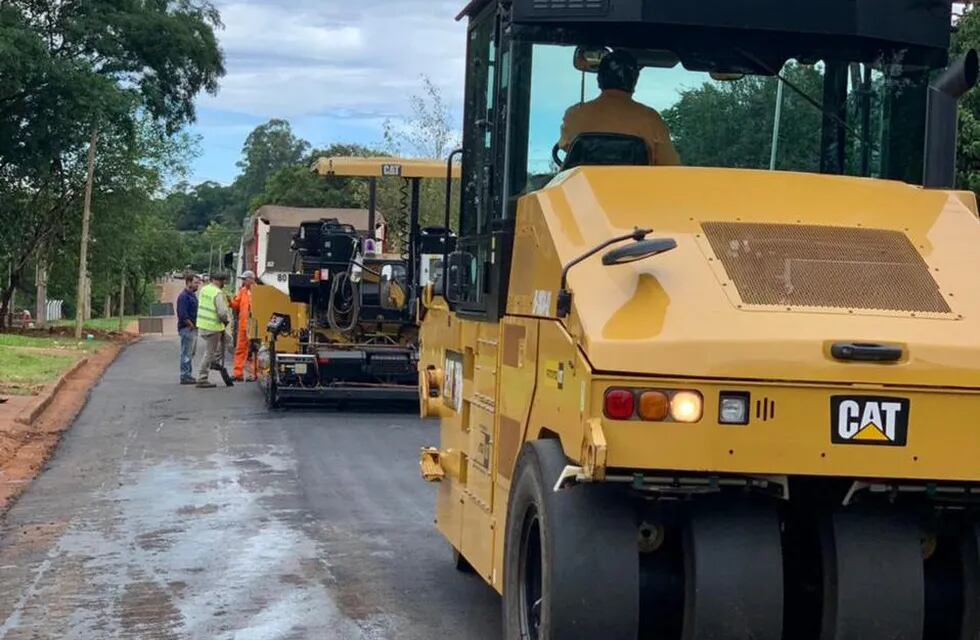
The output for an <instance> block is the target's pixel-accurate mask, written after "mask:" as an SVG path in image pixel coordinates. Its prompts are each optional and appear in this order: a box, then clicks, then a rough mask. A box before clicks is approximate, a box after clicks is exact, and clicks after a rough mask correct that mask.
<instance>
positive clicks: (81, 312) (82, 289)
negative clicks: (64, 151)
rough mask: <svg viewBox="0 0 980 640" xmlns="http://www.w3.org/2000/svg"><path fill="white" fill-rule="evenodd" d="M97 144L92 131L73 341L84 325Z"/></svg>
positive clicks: (77, 338)
mask: <svg viewBox="0 0 980 640" xmlns="http://www.w3.org/2000/svg"><path fill="white" fill-rule="evenodd" d="M98 143H99V132H98V130H94V131H92V142H91V144H90V145H89V147H88V179H87V181H86V182H85V207H84V208H83V210H82V244H81V247H80V248H79V252H78V304H77V305H76V306H77V307H78V308H77V309H76V310H75V339H76V340H81V339H82V327H83V326H84V325H85V312H86V303H85V301H86V300H88V295H87V294H88V291H87V289H86V284H87V279H88V278H87V276H88V235H89V225H90V224H91V221H92V188H93V186H94V182H95V147H96V145H97V144H98Z"/></svg>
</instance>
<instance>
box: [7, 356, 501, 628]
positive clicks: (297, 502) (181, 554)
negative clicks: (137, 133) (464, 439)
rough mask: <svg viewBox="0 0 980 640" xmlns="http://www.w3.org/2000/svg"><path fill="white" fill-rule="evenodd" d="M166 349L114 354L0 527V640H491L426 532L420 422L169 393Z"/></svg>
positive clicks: (491, 614)
mask: <svg viewBox="0 0 980 640" xmlns="http://www.w3.org/2000/svg"><path fill="white" fill-rule="evenodd" d="M174 352H175V347H174V345H173V344H170V343H169V342H167V341H154V340H148V341H144V342H142V343H140V344H138V345H136V346H134V347H133V348H131V349H130V350H129V351H127V352H126V353H124V354H123V355H122V357H121V358H120V359H119V361H117V363H116V365H115V366H114V367H113V368H112V369H110V371H109V372H108V374H107V376H106V378H105V380H104V381H103V382H102V384H101V385H100V387H99V388H97V389H96V390H95V392H94V393H93V395H92V398H91V400H90V402H89V405H88V407H87V408H86V409H85V411H84V412H83V413H82V415H81V417H80V419H79V421H78V423H77V424H76V425H75V427H74V429H73V430H72V431H71V432H70V433H69V434H68V436H67V437H66V439H65V441H64V443H63V444H62V446H61V449H60V450H59V452H58V454H57V455H56V457H55V458H54V459H53V460H52V462H51V464H50V470H49V471H48V472H47V473H46V474H45V475H44V476H42V477H41V478H40V479H39V481H38V482H36V483H35V485H34V486H32V487H31V488H30V489H29V490H28V492H27V493H26V494H25V495H24V496H23V498H22V499H21V501H20V502H19V503H18V504H17V505H16V506H15V507H14V508H13V509H12V510H11V511H10V512H9V514H8V515H7V519H6V521H4V522H0V640H28V639H30V640H33V639H35V638H59V639H60V638H67V639H79V640H93V639H95V640H102V639H114V638H148V639H150V640H153V639H157V638H166V639H170V638H179V639H181V640H183V639H185V638H187V639H196V638H204V639H208V640H211V639H218V640H225V639H228V640H232V639H234V640H238V639H243V640H251V639H257V640H266V639H269V640H280V639H291V638H303V639H305V638H316V639H317V640H319V639H325V640H334V639H336V640H381V639H387V638H398V639H399V640H422V639H423V638H424V639H428V638H433V637H453V638H459V639H460V640H491V639H494V638H499V637H500V631H499V616H500V612H499V599H498V598H497V596H496V595H495V594H493V593H492V591H491V590H490V589H488V588H487V587H486V586H485V585H483V584H482V583H481V582H479V581H478V580H475V579H471V578H468V577H461V576H459V575H458V574H457V573H456V572H455V571H454V569H453V568H452V565H451V562H450V559H449V552H448V548H447V546H446V544H445V542H444V541H442V539H441V538H439V536H438V534H437V533H436V532H435V531H434V529H433V528H432V526H431V521H432V509H433V506H434V495H433V492H432V490H431V487H430V486H428V485H425V484H423V483H422V482H421V481H420V480H419V479H418V477H417V469H416V468H417V451H418V448H419V446H421V445H423V444H425V443H426V442H427V440H428V439H429V438H430V437H431V435H432V433H430V432H431V431H432V430H431V428H430V427H429V426H428V425H425V424H423V423H420V422H419V421H418V420H417V419H415V418H413V417H411V416H408V417H402V416H397V415H396V416H390V415H361V416H358V415H356V414H355V415H344V414H338V415H334V414H328V415H323V414H317V413H314V412H303V413H297V414H295V415H292V414H291V415H289V416H286V417H284V416H283V414H268V413H265V412H263V411H262V409H261V407H262V398H261V395H260V394H259V393H258V392H257V391H255V390H254V389H249V388H247V387H236V388H235V389H233V390H229V391H228V392H227V393H224V392H222V393H218V394H210V395H209V394H201V393H194V392H193V391H191V392H189V393H186V394H185V393H180V392H181V391H184V390H177V389H175V388H174V386H173V385H172V383H171V379H172V377H173V376H172V373H173V372H172V371H171V369H172V366H170V365H172V360H173V358H172V357H171V356H172V355H173V353H174ZM253 392H254V393H253ZM163 413H168V414H172V416H169V417H162V416H161V414H163ZM395 426H397V428H395Z"/></svg>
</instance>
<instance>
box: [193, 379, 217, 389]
mask: <svg viewBox="0 0 980 640" xmlns="http://www.w3.org/2000/svg"><path fill="white" fill-rule="evenodd" d="M197 388H198V389H217V388H218V385H216V384H215V383H213V382H210V381H209V382H198V383H197Z"/></svg>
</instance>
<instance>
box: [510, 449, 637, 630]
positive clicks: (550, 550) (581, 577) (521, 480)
mask: <svg viewBox="0 0 980 640" xmlns="http://www.w3.org/2000/svg"><path fill="white" fill-rule="evenodd" d="M566 464H567V460H566V458H565V455H564V453H563V452H562V449H561V445H560V444H559V443H558V441H556V440H539V441H536V442H532V443H529V444H527V445H525V446H524V449H523V450H522V452H521V456H520V459H519V460H518V463H517V469H516V471H515V474H514V477H513V483H512V485H511V492H510V503H509V506H508V516H507V531H506V542H505V545H506V548H505V551H504V554H505V555H504V630H505V637H506V638H507V639H508V640H595V639H597V638H602V640H636V637H637V627H638V624H639V543H638V535H637V525H636V522H635V516H634V513H633V509H632V508H631V506H630V503H629V501H628V500H627V498H626V496H624V495H623V493H622V492H620V491H617V490H615V489H614V488H612V487H609V486H604V485H579V486H573V487H570V488H566V489H563V490H561V491H559V492H558V493H555V492H554V485H555V482H556V481H557V479H558V477H559V475H560V473H561V471H562V469H564V467H565V465H566Z"/></svg>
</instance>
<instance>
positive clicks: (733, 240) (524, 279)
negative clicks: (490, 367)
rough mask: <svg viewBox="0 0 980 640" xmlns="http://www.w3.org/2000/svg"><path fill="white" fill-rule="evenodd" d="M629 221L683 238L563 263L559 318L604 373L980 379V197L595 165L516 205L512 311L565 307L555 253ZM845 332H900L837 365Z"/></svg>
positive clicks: (901, 381) (972, 383)
mask: <svg viewBox="0 0 980 640" xmlns="http://www.w3.org/2000/svg"><path fill="white" fill-rule="evenodd" d="M635 227H640V228H652V229H653V230H654V233H653V234H652V235H651V238H657V237H670V238H673V239H675V240H676V241H677V244H678V248H677V249H676V250H675V251H672V252H670V253H667V254H664V255H661V256H658V257H655V258H651V259H647V260H644V261H641V262H637V263H633V264H628V265H622V266H613V267H605V266H603V265H602V260H601V254H600V255H596V256H595V257H592V258H590V259H588V260H586V261H585V262H583V263H582V264H580V265H578V266H576V267H574V268H573V269H572V270H571V271H570V273H569V279H568V283H569V288H570V290H571V291H572V292H573V295H574V297H573V306H572V313H571V315H570V316H569V317H568V318H566V319H564V320H563V322H564V323H565V326H566V327H567V328H568V331H569V332H570V333H571V335H572V336H573V337H574V338H575V339H576V341H577V342H578V344H579V346H580V348H581V349H582V350H583V352H584V353H585V355H586V357H587V358H588V359H589V361H590V362H591V363H592V365H593V367H594V368H595V369H596V370H597V371H603V372H616V373H624V374H641V375H662V376H691V377H707V378H722V379H723V378H731V379H759V380H786V381H797V382H815V383H825V382H829V383H867V384H882V383H884V384H894V385H915V386H942V387H958V388H970V389H980V284H978V280H980V221H978V218H977V215H976V202H975V199H974V198H973V196H972V194H962V193H951V192H939V191H926V190H923V189H921V188H918V187H914V186H910V185H906V184H903V183H898V182H887V181H879V180H867V179H858V178H846V177H835V176H821V175H811V174H794V173H783V172H780V173H771V172H761V171H745V170H720V169H697V168H683V167H636V168H632V167H631V168H623V167H616V168H607V167H596V168H587V169H577V170H574V171H570V172H567V173H565V174H562V175H560V176H559V177H558V178H556V179H555V180H554V181H553V182H552V183H551V185H549V186H548V187H547V188H545V189H543V190H541V191H539V192H537V193H535V194H532V195H530V196H527V197H525V198H524V199H523V200H522V201H521V205H520V208H519V212H518V219H517V228H516V241H515V245H514V253H515V255H514V264H515V265H531V266H530V267H529V268H528V272H526V273H514V274H513V277H512V279H511V290H510V294H509V300H508V310H509V312H510V313H513V314H521V315H537V316H549V317H555V316H556V304H555V301H556V299H557V289H558V283H559V279H560V273H561V265H564V264H568V263H569V262H571V261H572V260H573V259H575V258H576V257H578V256H580V255H582V254H583V253H586V252H587V251H589V250H590V249H592V248H593V247H595V246H596V245H598V244H599V243H601V242H603V241H604V240H607V239H609V238H611V237H614V236H617V235H622V234H625V233H628V232H629V231H631V230H632V229H634V228H635ZM835 343H876V344H885V345H891V346H901V347H903V348H904V350H905V357H903V359H902V360H901V361H899V362H898V363H894V364H869V363H855V362H841V361H838V360H835V359H834V358H833V357H832V355H831V346H832V345H833V344H835Z"/></svg>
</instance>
